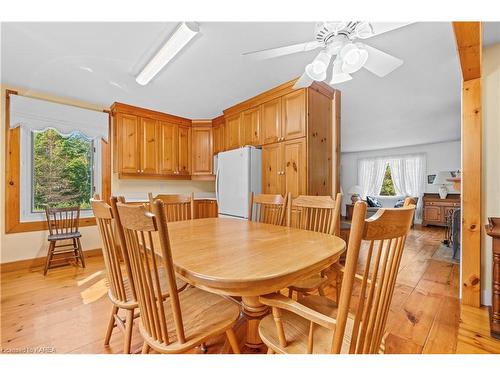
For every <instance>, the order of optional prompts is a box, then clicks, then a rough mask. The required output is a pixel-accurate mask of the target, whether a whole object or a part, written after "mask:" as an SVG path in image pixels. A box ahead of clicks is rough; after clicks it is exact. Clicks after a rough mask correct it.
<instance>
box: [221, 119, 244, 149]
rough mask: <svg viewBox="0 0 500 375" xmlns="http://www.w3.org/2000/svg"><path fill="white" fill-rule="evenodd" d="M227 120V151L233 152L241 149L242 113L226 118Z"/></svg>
mask: <svg viewBox="0 0 500 375" xmlns="http://www.w3.org/2000/svg"><path fill="white" fill-rule="evenodd" d="M225 118H226V128H225V136H226V150H232V149H235V148H238V147H241V146H242V139H241V138H242V137H241V128H242V127H241V113H237V114H235V115H231V116H225Z"/></svg>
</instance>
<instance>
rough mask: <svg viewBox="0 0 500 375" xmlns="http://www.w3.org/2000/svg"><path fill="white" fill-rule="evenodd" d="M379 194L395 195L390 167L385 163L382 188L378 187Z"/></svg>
mask: <svg viewBox="0 0 500 375" xmlns="http://www.w3.org/2000/svg"><path fill="white" fill-rule="evenodd" d="M380 195H396V190H395V189H394V182H393V181H392V175H391V168H390V167H389V164H387V166H386V168H385V173H384V180H383V182H382V188H381V189H380Z"/></svg>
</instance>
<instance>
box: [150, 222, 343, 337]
mask: <svg viewBox="0 0 500 375" xmlns="http://www.w3.org/2000/svg"><path fill="white" fill-rule="evenodd" d="M168 232H169V237H170V244H171V248H172V255H173V260H174V268H175V271H176V272H177V274H178V275H179V276H180V277H181V278H182V279H184V280H185V281H187V282H188V283H190V284H191V285H194V286H196V287H198V288H200V289H204V290H207V291H209V292H213V293H217V294H222V295H227V296H239V297H241V299H242V310H243V315H244V317H245V318H246V320H247V329H246V345H247V346H249V347H259V346H261V345H262V341H261V340H260V337H259V334H258V325H259V322H260V320H261V319H262V318H263V317H264V316H265V315H266V314H267V313H268V309H267V307H266V306H264V305H262V304H261V303H260V302H259V296H261V295H264V294H267V293H272V292H276V291H278V290H281V289H283V288H286V287H287V286H289V285H291V284H293V283H294V282H296V281H298V280H301V279H303V278H305V277H308V276H310V275H313V274H315V273H318V272H320V271H321V270H323V269H325V268H327V267H328V266H329V265H331V264H333V263H335V262H336V261H337V260H338V259H339V257H340V256H341V255H342V253H343V251H344V250H345V246H346V245H345V242H344V240H342V239H341V238H339V237H336V236H332V235H328V234H323V233H316V232H312V231H306V230H302V229H295V228H289V227H284V226H276V225H270V224H262V223H257V222H252V221H247V220H239V219H230V218H209V219H196V220H188V221H177V222H172V223H168ZM154 241H155V242H156V243H155V244H154V246H155V248H156V249H159V248H160V247H159V239H158V237H154Z"/></svg>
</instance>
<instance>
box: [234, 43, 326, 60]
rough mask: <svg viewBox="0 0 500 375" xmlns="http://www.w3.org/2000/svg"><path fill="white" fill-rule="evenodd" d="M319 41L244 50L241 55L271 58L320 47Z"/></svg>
mask: <svg viewBox="0 0 500 375" xmlns="http://www.w3.org/2000/svg"><path fill="white" fill-rule="evenodd" d="M322 46H323V44H322V43H321V42H317V41H315V40H313V41H311V42H306V43H299V44H292V45H289V46H284V47H278V48H271V49H264V50H262V51H254V52H245V53H243V56H249V57H252V58H255V59H271V58H273V57H279V56H285V55H291V54H292V53H298V52H306V51H312V50H313V49H316V48H319V47H322Z"/></svg>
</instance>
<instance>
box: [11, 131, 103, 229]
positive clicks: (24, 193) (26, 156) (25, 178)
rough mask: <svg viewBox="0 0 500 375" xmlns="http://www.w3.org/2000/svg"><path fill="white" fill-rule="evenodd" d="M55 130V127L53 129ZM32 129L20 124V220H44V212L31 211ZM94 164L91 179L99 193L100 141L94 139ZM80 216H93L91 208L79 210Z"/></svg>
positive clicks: (24, 221)
mask: <svg viewBox="0 0 500 375" xmlns="http://www.w3.org/2000/svg"><path fill="white" fill-rule="evenodd" d="M55 130H56V131H57V129H55ZM31 133H32V131H31V129H29V128H26V127H23V126H21V140H20V143H21V149H20V154H21V155H20V159H21V160H20V167H21V173H20V176H19V177H20V183H21V186H20V187H21V188H20V197H19V199H20V205H19V206H20V211H21V212H20V222H21V223H26V222H33V221H45V220H46V217H45V212H36V213H35V212H31V197H32V194H33V186H32V167H33V165H32V147H33V146H32V134H31ZM94 150H95V151H94V165H93V172H94V173H93V174H94V175H93V181H94V187H95V192H96V193H99V194H101V175H102V173H101V152H102V150H101V142H100V140H99V139H94ZM80 217H82V218H89V217H94V214H93V212H92V210H81V211H80Z"/></svg>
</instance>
